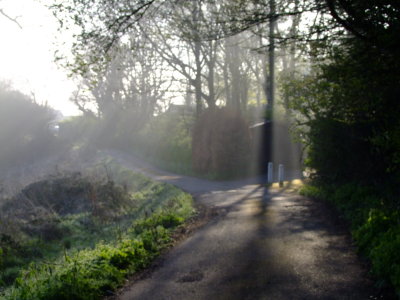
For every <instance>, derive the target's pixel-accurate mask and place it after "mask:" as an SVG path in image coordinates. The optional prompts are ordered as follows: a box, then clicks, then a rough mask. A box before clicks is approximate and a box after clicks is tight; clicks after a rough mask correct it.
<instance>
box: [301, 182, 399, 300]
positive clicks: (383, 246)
mask: <svg viewBox="0 0 400 300" xmlns="http://www.w3.org/2000/svg"><path fill="white" fill-rule="evenodd" d="M301 194H303V195H306V196H311V197H315V198H317V199H321V200H326V201H329V202H330V203H333V204H334V205H335V207H336V208H337V209H338V211H339V212H340V213H341V215H342V216H343V217H344V218H345V220H346V221H347V222H349V224H350V227H351V229H352V230H351V232H352V236H353V238H354V240H355V242H356V244H357V246H358V250H359V252H360V253H361V254H362V255H363V256H365V257H367V258H368V259H369V260H370V261H371V265H372V268H371V269H372V273H373V274H374V275H375V277H376V278H377V281H378V282H377V283H378V286H380V287H387V286H389V285H391V286H393V287H394V288H395V290H396V292H397V294H398V296H400V259H399V255H398V253H399V251H400V213H399V210H398V209H395V210H393V209H391V207H393V206H392V205H393V201H391V200H390V199H388V198H387V195H385V194H383V195H380V194H379V193H377V192H376V190H374V189H372V188H371V187H366V186H361V185H359V184H350V183H349V184H345V185H340V186H337V185H306V186H304V187H303V188H302V190H301Z"/></svg>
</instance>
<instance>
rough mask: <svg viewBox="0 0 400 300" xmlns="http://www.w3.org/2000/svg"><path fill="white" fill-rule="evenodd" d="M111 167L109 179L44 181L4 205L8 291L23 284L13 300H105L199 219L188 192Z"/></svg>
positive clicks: (2, 276)
mask: <svg viewBox="0 0 400 300" xmlns="http://www.w3.org/2000/svg"><path fill="white" fill-rule="evenodd" d="M99 167H102V166H99ZM99 167H96V168H95V169H97V168H99ZM103 168H104V166H103ZM106 170H107V178H106V179H105V180H104V179H103V180H101V179H96V180H94V179H91V180H88V179H87V178H86V177H82V176H81V175H79V174H72V175H70V176H64V177H55V178H51V179H48V180H45V181H41V182H36V183H34V184H32V185H30V186H28V187H26V188H25V189H24V190H23V191H22V193H21V195H22V194H23V195H24V197H16V198H15V199H10V200H9V201H8V202H7V203H5V204H4V205H3V206H2V207H1V213H2V225H7V226H2V227H1V230H0V231H1V236H0V237H1V239H0V249H1V253H0V271H1V272H0V282H2V284H1V285H2V286H3V287H2V288H1V289H3V288H4V287H7V286H10V284H12V283H13V282H14V281H15V282H14V285H13V286H12V287H11V288H8V289H6V290H5V291H4V294H3V296H4V297H6V299H98V298H99V297H100V296H101V295H106V294H109V293H111V291H112V290H113V289H115V288H116V287H117V286H119V285H120V284H121V283H122V281H123V278H124V277H125V276H126V275H128V274H132V273H133V272H135V271H137V270H139V269H141V268H143V267H144V266H146V265H147V264H148V263H149V262H150V261H151V259H152V258H154V257H155V256H156V255H157V254H158V253H159V252H160V250H161V249H163V248H164V247H166V246H168V244H169V240H170V239H169V236H170V233H171V230H173V229H174V228H176V227H177V226H179V225H180V224H182V223H183V222H184V220H185V219H187V218H188V217H190V216H191V215H192V214H193V206H192V199H191V197H190V196H189V195H188V194H186V193H184V192H182V191H181V190H179V189H177V188H175V187H173V186H171V185H168V184H162V183H156V182H153V181H151V180H149V179H148V178H146V177H144V176H142V175H139V174H135V173H133V172H131V171H129V170H127V169H124V168H121V167H120V166H118V165H117V164H115V163H108V164H107V166H106ZM111 178H112V179H113V180H112V181H111ZM28 204H30V205H28ZM32 207H33V208H34V210H32ZM7 212H8V213H7ZM10 214H13V217H12V218H10V217H7V216H9V215H10ZM7 220H8V221H7ZM15 278H17V279H15ZM71 287H73V288H71ZM1 289H0V292H1Z"/></svg>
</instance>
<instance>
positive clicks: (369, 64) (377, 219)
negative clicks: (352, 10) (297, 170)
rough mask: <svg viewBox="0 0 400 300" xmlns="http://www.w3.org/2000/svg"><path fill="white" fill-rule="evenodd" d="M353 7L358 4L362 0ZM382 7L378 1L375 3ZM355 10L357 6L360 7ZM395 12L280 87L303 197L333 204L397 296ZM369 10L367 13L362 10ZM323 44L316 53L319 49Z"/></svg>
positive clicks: (399, 148) (399, 58)
mask: <svg viewBox="0 0 400 300" xmlns="http://www.w3.org/2000/svg"><path fill="white" fill-rule="evenodd" d="M358 5H359V8H360V9H361V8H365V6H364V5H367V4H362V3H361V2H360V3H359V4H358ZM377 7H380V8H381V9H384V7H385V6H377ZM361 11H362V10H361ZM396 11H397V12H398V10H396V9H394V7H393V11H390V12H389V14H388V15H387V16H386V17H387V18H388V19H387V23H385V24H383V23H381V22H380V21H379V18H378V17H377V15H375V13H378V12H377V11H374V13H372V12H370V11H367V10H365V11H364V13H365V17H366V16H367V15H368V17H369V18H371V23H370V24H369V25H367V24H361V23H359V24H354V26H356V25H357V26H359V27H354V28H357V31H359V32H360V34H361V35H362V37H361V38H360V37H358V36H352V37H349V38H347V39H346V40H344V41H342V42H341V44H340V45H335V46H330V48H328V49H330V51H329V53H328V55H327V59H325V60H323V61H320V62H319V63H318V64H317V65H315V66H314V69H313V71H312V72H310V73H309V74H307V75H302V76H297V78H293V79H292V80H291V81H288V83H287V85H286V87H285V93H286V97H287V99H288V100H289V101H288V103H289V107H290V108H291V110H292V113H293V115H294V116H295V118H296V121H297V124H299V126H298V127H297V131H298V132H299V136H300V137H301V138H302V139H303V143H304V145H307V159H306V166H307V167H308V168H309V170H311V171H312V174H311V184H310V185H309V186H307V187H305V188H304V189H303V194H305V195H309V196H313V197H315V198H318V199H321V200H326V201H329V202H331V203H333V204H334V205H335V206H336V207H337V209H338V211H339V212H340V213H341V214H342V215H343V216H344V218H345V220H346V221H347V222H348V223H349V224H350V228H351V232H352V235H353V238H354V240H355V242H356V244H357V246H358V249H359V252H360V254H361V255H362V256H364V257H366V258H368V260H369V261H370V262H371V269H372V273H373V274H374V275H375V277H376V278H377V284H378V286H381V287H394V289H395V290H396V292H397V295H398V297H400V256H399V253H400V200H399V199H400V198H399V197H400V194H399V181H400V163H399V162H400V160H399V158H400V119H399V117H398V116H399V113H400V102H399V101H398V100H399V95H400V90H399V82H400V74H399V71H398V70H399V69H400V55H399V51H398V49H399V42H400V40H399V39H398V36H397V33H396V31H395V30H394V28H398V26H399V21H400V20H399V18H398V14H397V15H395V14H396ZM369 14H371V15H369ZM326 49H327V47H326V46H323V47H322V48H320V51H326Z"/></svg>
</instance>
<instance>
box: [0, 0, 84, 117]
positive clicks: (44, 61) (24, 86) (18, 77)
mask: <svg viewBox="0 0 400 300" xmlns="http://www.w3.org/2000/svg"><path fill="white" fill-rule="evenodd" d="M0 8H2V9H3V10H4V12H6V13H7V14H8V15H9V16H11V17H16V18H17V20H18V22H19V24H21V26H22V29H20V28H19V27H18V26H17V25H16V24H15V23H13V22H11V21H10V20H8V19H7V18H5V17H3V16H0V37H1V41H2V43H1V44H2V45H1V47H0V80H5V81H11V83H12V86H13V87H15V88H16V89H18V90H21V91H22V92H24V93H26V94H28V95H32V96H33V95H34V97H35V98H36V100H37V101H38V102H39V103H44V102H47V103H48V104H49V105H50V106H52V107H54V108H55V109H57V110H60V111H61V112H62V113H63V114H64V115H74V114H77V113H78V111H77V109H76V108H75V107H74V105H73V104H72V103H70V102H69V101H68V98H69V97H70V95H71V93H72V91H73V90H74V87H75V85H74V83H73V82H72V81H71V80H69V79H68V78H67V76H66V74H65V72H64V71H63V70H61V69H60V68H58V67H57V66H56V65H55V63H54V62H53V52H54V50H55V49H56V47H55V45H54V42H55V40H56V36H57V35H58V36H59V33H58V32H57V22H56V20H55V19H54V17H53V16H52V14H51V12H50V11H48V10H47V8H46V7H44V5H43V4H42V3H40V2H39V1H35V0H3V1H1V2H0Z"/></svg>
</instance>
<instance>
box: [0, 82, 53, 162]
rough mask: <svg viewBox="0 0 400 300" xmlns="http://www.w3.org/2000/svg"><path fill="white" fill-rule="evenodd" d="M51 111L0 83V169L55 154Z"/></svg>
mask: <svg viewBox="0 0 400 300" xmlns="http://www.w3.org/2000/svg"><path fill="white" fill-rule="evenodd" d="M54 115H55V114H54V111H53V110H52V109H50V108H49V107H47V106H42V105H39V104H37V103H35V102H34V101H33V100H32V99H31V98H29V97H28V96H26V95H24V94H22V93H21V92H18V91H14V90H12V89H11V88H10V87H8V86H7V85H5V84H4V83H2V82H0V145H1V149H0V168H9V167H12V166H16V165H23V164H26V163H32V162H33V161H34V160H37V159H38V158H41V157H45V156H46V155H48V154H50V153H52V151H54V149H55V148H54V147H55V145H54V142H55V137H54V135H53V133H52V132H51V130H50V126H49V125H50V121H52V120H53V119H54Z"/></svg>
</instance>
